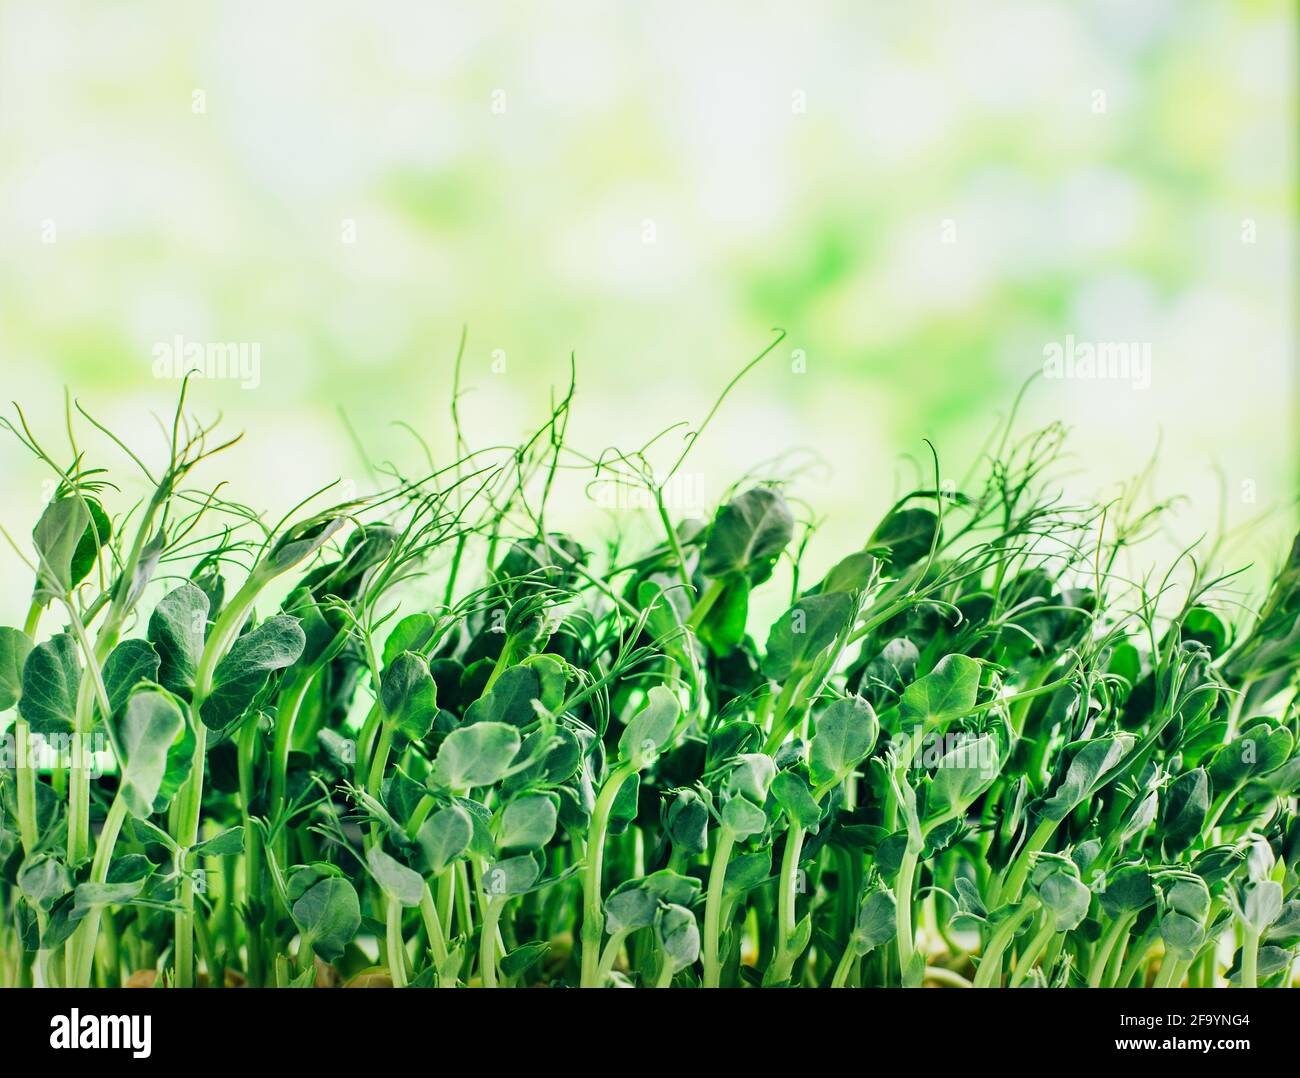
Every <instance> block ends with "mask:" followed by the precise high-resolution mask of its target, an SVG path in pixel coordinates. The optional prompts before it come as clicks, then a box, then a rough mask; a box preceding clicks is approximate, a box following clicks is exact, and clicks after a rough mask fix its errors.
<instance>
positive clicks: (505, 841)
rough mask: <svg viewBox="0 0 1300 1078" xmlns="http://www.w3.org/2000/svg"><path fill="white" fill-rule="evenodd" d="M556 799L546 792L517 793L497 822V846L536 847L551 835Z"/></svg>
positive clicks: (558, 804) (554, 822)
mask: <svg viewBox="0 0 1300 1078" xmlns="http://www.w3.org/2000/svg"><path fill="white" fill-rule="evenodd" d="M559 806H560V799H559V798H558V797H556V796H555V795H554V794H550V793H532V794H521V795H520V796H518V797H515V798H514V799H513V800H511V801H510V802H509V803H507V804H506V806H505V808H503V809H502V810H501V815H500V817H499V819H498V821H497V834H496V840H497V846H498V847H499V848H501V849H503V850H507V849H525V850H540V849H541V848H542V847H543V846H545V845H546V844H547V843H548V842H550V841H551V838H552V837H553V836H554V835H555V826H556V822H557V821H558V819H559Z"/></svg>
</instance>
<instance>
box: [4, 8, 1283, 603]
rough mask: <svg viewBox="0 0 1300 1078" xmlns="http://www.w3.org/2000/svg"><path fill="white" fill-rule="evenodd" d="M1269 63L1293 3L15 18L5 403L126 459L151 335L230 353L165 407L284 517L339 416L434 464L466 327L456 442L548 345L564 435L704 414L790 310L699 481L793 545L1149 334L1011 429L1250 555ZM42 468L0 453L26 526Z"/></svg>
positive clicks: (1267, 226)
mask: <svg viewBox="0 0 1300 1078" xmlns="http://www.w3.org/2000/svg"><path fill="white" fill-rule="evenodd" d="M1296 42H1297V27H1296V8H1295V5H1294V4H1293V3H1289V2H1283V0H1237V2H1215V0H1200V2H1197V3H1187V2H1180V0H1143V2H1139V3H1134V2H1131V0H1023V2H1018V0H968V2H961V0H951V2H937V0H936V2H924V0H912V2H909V3H906V4H899V3H885V2H872V3H862V2H853V0H843V2H839V0H822V2H800V3H797V4H796V3H779V4H778V3H743V4H742V3H735V4H729V3H724V4H716V5H701V4H697V3H688V2H676V0H663V2H656V3H654V4H621V5H609V4H601V3H587V2H581V0H565V2H563V3H546V4H537V5H526V4H516V3H488V4H473V5H462V4H457V5H453V4H447V3H415V2H411V3H385V2H371V3H367V4H364V5H359V4H351V3H329V2H321V0H312V2H309V3H308V2H302V3H266V2H258V3H245V4H239V3H228V2H221V3H216V2H213V3H186V4H164V3H157V2H137V3H113V2H107V3H100V4H95V5H85V4H79V3H71V2H68V3H62V2H54V0H48V2H42V3H9V2H6V3H3V4H0V250H2V251H3V257H0V372H2V374H3V390H4V396H5V397H6V398H12V399H13V400H16V401H18V402H20V403H21V404H22V405H23V407H24V409H25V410H26V412H27V413H28V415H29V417H30V418H31V420H32V422H33V425H34V427H35V429H36V430H37V431H38V433H40V434H41V435H42V436H43V437H46V438H48V439H49V440H50V442H51V443H52V444H53V443H55V442H56V441H57V439H58V436H59V431H60V426H61V422H62V410H63V391H64V387H67V388H68V389H70V390H71V392H72V393H74V394H75V395H76V397H77V398H78V399H80V400H82V401H83V402H84V403H85V404H86V405H87V406H88V407H89V408H91V409H92V410H93V411H95V412H96V414H97V415H99V416H100V417H101V418H102V419H103V420H104V421H105V422H107V423H108V424H109V425H111V426H113V427H114V428H115V429H117V430H120V431H122V432H123V433H125V434H128V435H130V436H131V437H132V438H133V439H134V440H135V442H136V443H137V444H140V445H142V446H144V447H146V450H147V451H150V452H156V450H157V448H158V445H159V444H160V438H159V435H158V432H157V428H156V425H155V423H154V421H153V420H152V418H151V416H152V415H153V414H154V413H163V412H165V411H166V410H167V409H168V407H169V405H170V402H171V400H172V399H173V397H174V394H175V391H176V384H175V383H174V382H172V381H169V380H167V379H165V378H163V379H160V378H158V377H156V375H155V371H154V348H155V346H156V345H157V344H158V343H159V342H171V341H173V340H174V339H175V338H176V337H177V336H178V335H180V336H181V337H182V338H183V339H184V340H187V341H196V342H201V343H202V342H225V341H230V342H244V343H245V344H256V345H257V347H258V354H259V358H260V370H259V376H258V379H257V382H258V384H257V385H256V387H255V388H244V387H242V386H241V385H240V384H239V382H238V381H233V380H225V381H222V380H213V381H209V382H207V383H206V384H201V385H198V386H196V387H195V392H194V395H193V398H192V400H193V404H194V407H195V409H196V411H197V412H198V413H199V414H201V415H203V416H208V417H210V416H213V415H215V414H216V413H217V412H222V413H224V414H225V416H226V420H227V422H228V424H229V426H230V427H231V428H232V429H243V430H245V431H247V432H248V434H247V437H246V438H245V440H244V442H243V443H242V444H241V445H240V446H238V447H237V448H236V449H234V450H233V451H231V453H230V454H229V456H228V458H227V460H226V462H225V465H224V467H223V469H222V470H223V471H224V472H226V473H228V474H229V475H230V477H231V478H233V480H234V482H233V485H232V488H231V493H232V494H233V495H236V496H238V497H239V498H241V499H242V500H244V501H246V502H249V503H251V504H254V505H258V506H264V507H266V508H267V509H270V510H275V509H282V508H284V507H286V506H287V505H289V504H291V503H292V502H294V501H296V500H297V497H298V496H299V495H300V494H302V493H304V492H306V491H308V490H310V489H312V488H313V487H315V486H318V485H320V484H321V483H323V482H327V481H329V479H331V478H334V477H336V476H342V477H345V478H346V477H361V478H364V469H363V466H362V464H361V463H360V459H359V456H358V453H357V452H356V450H355V446H354V443H353V441H352V440H351V439H350V438H349V436H348V435H347V434H346V433H345V428H344V423H343V420H342V418H341V416H340V407H342V408H344V409H345V410H346V414H347V417H348V419H349V420H350V422H351V424H352V426H353V428H354V429H355V431H356V432H357V434H358V436H359V437H360V439H361V441H362V442H363V443H364V445H365V447H366V450H367V452H368V453H370V454H371V455H373V456H374V457H377V458H383V457H389V456H391V457H392V458H393V459H405V460H408V461H409V460H412V459H413V458H414V456H415V455H416V454H417V450H416V448H415V446H414V444H413V442H412V440H411V438H410V437H409V435H408V434H406V433H405V432H404V431H403V430H402V429H401V428H400V427H398V426H395V425H394V424H395V423H396V422H397V421H402V422H405V423H409V424H411V425H412V426H413V427H415V428H416V429H418V430H419V431H420V432H421V433H422V434H423V435H424V436H425V437H426V438H427V439H428V440H429V442H430V444H431V446H432V448H433V450H434V452H435V455H442V457H443V459H446V455H447V454H449V453H450V451H451V447H452V439H451V435H450V428H449V425H448V408H447V401H448V394H449V391H450V387H451V376H452V364H453V359H454V356H455V352H456V347H457V342H458V340H459V337H460V332H461V327H462V325H466V326H468V344H467V347H466V351H465V355H464V361H463V381H464V384H465V387H466V390H467V392H466V394H465V396H464V398H463V401H462V415H463V417H464V420H465V424H466V427H467V430H468V431H469V432H470V435H471V437H472V438H473V440H474V441H475V442H476V443H478V444H483V445H485V444H491V443H495V442H501V441H513V440H516V439H517V438H519V436H520V435H521V434H523V433H524V432H525V431H527V430H528V429H530V428H532V427H533V426H534V425H536V424H537V423H539V422H540V421H542V420H543V419H544V418H545V415H546V414H547V410H548V394H549V390H550V387H552V386H555V385H562V384H563V383H564V382H565V381H566V380H567V377H568V364H569V357H570V354H573V355H574V356H576V363H577V371H578V387H577V397H576V400H575V410H574V417H573V421H572V424H571V427H570V434H571V436H572V437H573V438H574V439H575V440H576V442H577V443H579V444H581V445H583V446H585V447H586V448H588V449H589V450H591V451H592V452H593V453H595V452H598V451H599V450H600V449H601V448H602V447H604V446H607V445H610V444H619V445H622V446H624V447H634V446H636V445H638V444H640V443H641V442H643V441H645V440H646V439H647V438H649V437H651V436H652V435H653V434H655V433H656V432H657V431H659V430H661V429H662V428H664V427H667V426H669V425H670V424H672V423H674V422H677V421H679V420H688V421H698V419H699V418H700V417H701V416H702V415H703V414H704V412H705V411H706V410H707V408H708V406H709V404H710V403H711V401H712V399H713V397H714V396H715V395H716V393H717V392H718V390H719V389H720V388H721V387H722V385H723V384H725V382H726V381H727V379H728V378H730V377H731V375H732V374H733V373H734V372H735V371H736V370H738V369H739V368H740V366H742V365H743V364H744V363H745V362H746V361H747V360H748V359H749V358H750V357H752V356H753V355H755V354H756V353H757V352H758V351H760V350H761V349H762V348H763V347H764V346H765V345H766V344H767V343H768V342H769V341H770V340H771V337H772V328H773V327H777V326H779V327H782V328H784V329H785V330H786V331H787V334H788V336H787V337H786V339H785V340H784V341H783V342H782V344H781V345H780V346H779V347H778V348H777V349H775V350H774V351H773V353H772V354H771V355H770V356H769V357H768V360H767V361H766V362H765V363H764V364H763V365H761V366H760V367H759V368H758V369H757V370H755V371H754V372H753V373H752V374H751V375H750V376H749V377H748V378H747V379H746V380H745V381H744V382H743V383H742V384H741V385H740V386H739V387H738V388H737V389H736V391H735V393H734V394H733V396H732V398H731V400H730V402H729V403H728V405H727V406H726V407H725V408H724V410H723V411H722V412H721V413H720V414H719V416H718V418H717V420H716V422H715V424H714V425H713V426H712V427H711V428H710V431H709V433H708V435H707V436H706V437H705V438H703V439H702V440H701V441H700V442H699V444H698V445H697V447H696V450H695V453H694V455H693V456H692V458H691V460H690V464H689V465H688V471H689V472H690V474H691V476H692V477H694V478H693V480H692V482H693V483H696V484H698V488H697V489H695V490H694V491H693V494H692V496H693V497H694V496H698V498H699V500H701V501H707V500H708V498H710V497H714V496H716V495H717V494H718V493H720V492H722V491H723V490H724V489H725V488H726V487H727V486H728V485H729V484H730V483H732V482H734V481H735V480H736V479H737V478H739V477H740V476H741V475H742V474H743V473H744V472H746V471H747V470H749V469H751V468H753V467H754V466H755V465H756V464H759V463H760V462H763V461H779V463H774V464H771V465H770V466H769V467H768V470H769V471H772V472H781V471H787V472H788V471H791V470H801V471H802V473H803V479H802V480H801V484H800V488H799V492H800V493H801V494H802V495H803V496H804V497H805V498H806V499H807V501H808V503H809V504H811V505H813V506H815V507H816V510H817V512H818V514H819V515H820V516H821V517H823V518H824V532H823V536H822V538H821V539H820V540H819V541H818V546H817V552H816V554H815V557H816V558H818V559H821V560H823V561H824V560H826V559H828V558H829V557H831V556H832V555H834V554H835V553H836V551H837V548H842V547H844V546H845V545H852V546H856V545H858V544H860V543H861V542H862V540H863V539H864V538H865V534H866V532H867V531H868V530H869V529H870V527H871V526H872V524H873V523H874V522H875V520H876V519H878V517H879V516H880V515H881V513H882V512H883V510H884V508H885V507H886V505H887V504H888V502H889V501H890V500H891V498H892V496H893V494H894V492H895V491H896V490H897V489H899V488H900V486H906V485H907V484H908V483H909V482H910V474H911V472H910V469H911V465H910V464H909V463H908V460H907V459H906V458H907V457H908V456H910V457H911V458H914V459H916V460H921V459H922V458H923V457H924V453H925V449H924V445H923V442H922V438H925V437H928V438H930V439H932V440H933V442H934V443H935V445H936V446H937V447H938V450H939V452H940V455H941V458H942V459H943V461H944V462H945V467H946V470H947V471H949V472H950V473H960V472H963V471H965V469H966V466H967V465H968V463H969V462H970V460H971V457H972V454H974V453H976V452H977V451H978V449H979V447H980V445H981V444H982V443H983V441H984V438H985V436H986V434H987V433H988V431H989V429H990V428H991V426H992V425H993V423H994V422H995V421H996V419H997V417H998V416H999V415H1002V414H1005V412H1006V410H1007V408H1008V407H1009V405H1010V403H1011V400H1012V398H1013V396H1014V394H1015V393H1016V391H1017V389H1018V388H1019V386H1020V385H1021V384H1022V383H1023V382H1024V380H1025V379H1026V378H1027V377H1028V376H1029V375H1031V374H1032V373H1033V372H1034V371H1035V370H1038V369H1040V368H1041V366H1042V363H1043V356H1044V348H1045V347H1047V346H1048V345H1049V344H1050V343H1051V342H1054V341H1057V342H1060V341H1064V340H1065V338H1066V337H1067V335H1071V336H1073V337H1074V338H1075V339H1077V340H1080V341H1092V342H1137V343H1141V344H1144V345H1146V346H1149V349H1150V356H1151V369H1150V385H1149V387H1145V388H1142V387H1135V386H1134V385H1133V384H1132V381H1125V380H1122V379H1121V380H1102V381H1081V380H1055V381H1047V380H1040V381H1039V382H1038V383H1037V384H1036V385H1035V386H1034V387H1033V388H1032V389H1031V390H1030V391H1029V393H1028V396H1027V399H1026V404H1025V425H1026V426H1028V425H1032V424H1033V423H1038V422H1047V421H1049V420H1062V421H1064V422H1066V423H1068V424H1069V425H1070V426H1071V427H1072V428H1073V431H1074V434H1073V441H1072V444H1073V446H1074V449H1075V451H1076V459H1075V461H1074V462H1073V467H1074V469H1075V471H1076V473H1077V474H1074V475H1073V476H1072V477H1071V478H1070V479H1069V482H1070V483H1071V484H1076V485H1081V487H1082V489H1084V490H1085V491H1086V492H1088V493H1094V492H1095V493H1102V494H1104V493H1105V492H1106V491H1108V490H1113V489H1114V487H1115V485H1116V484H1118V483H1120V482H1121V481H1122V480H1124V479H1125V478H1126V477H1128V476H1130V475H1132V474H1133V473H1135V472H1137V471H1139V470H1140V469H1142V468H1143V467H1144V466H1145V464H1146V463H1147V462H1148V460H1149V459H1150V458H1151V457H1152V454H1153V453H1155V452H1156V450H1157V446H1158V447H1159V456H1158V464H1157V466H1156V469H1155V472H1154V478H1153V484H1152V489H1153V494H1154V495H1156V496H1167V495H1172V494H1175V493H1184V494H1186V495H1188V498H1187V500H1186V501H1185V502H1182V503H1180V504H1179V505H1178V507H1177V509H1176V511H1175V513H1174V514H1173V516H1171V518H1170V523H1169V525H1168V536H1167V539H1168V542H1169V543H1170V544H1173V543H1176V542H1179V541H1182V540H1188V539H1192V538H1195V537H1196V535H1197V534H1199V533H1200V532H1202V531H1205V530H1208V529H1211V528H1213V527H1214V526H1215V524H1216V522H1217V520H1218V519H1219V516H1220V511H1221V509H1222V512H1223V513H1225V514H1226V516H1227V518H1228V519H1229V520H1230V521H1232V522H1245V521H1253V520H1255V519H1256V518H1262V523H1261V524H1259V525H1258V526H1255V527H1252V528H1251V529H1250V530H1249V531H1248V532H1246V533H1245V534H1244V537H1243V538H1242V540H1241V544H1240V546H1239V548H1238V549H1239V550H1240V551H1241V554H1242V557H1243V558H1258V559H1260V560H1262V561H1266V562H1270V561H1275V560H1276V559H1277V558H1278V556H1279V555H1280V552H1281V549H1282V541H1283V537H1284V536H1285V533H1286V532H1287V531H1288V530H1289V529H1290V528H1291V527H1292V526H1293V524H1294V498H1295V494H1296V490H1297V487H1296V462H1297V451H1296V422H1295V421H1296V418H1297V415H1298V414H1300V409H1298V408H1297V385H1296V314H1295V306H1296V304H1295V300H1296V295H1297V280H1296V249H1297V244H1296V217H1295V203H1296V162H1297V147H1296V126H1297V125H1296V117H1297V100H1296V67H1297V65H1296ZM86 442H87V448H90V449H91V451H92V453H93V454H102V459H103V460H104V462H105V463H108V464H110V465H113V466H116V465H117V463H118V462H119V460H120V456H117V455H114V454H113V453H112V452H111V448H110V447H108V446H107V445H106V443H104V441H103V439H92V438H89V437H87V439H86ZM42 478H43V476H42V473H40V472H39V471H38V470H37V469H36V468H35V466H34V465H33V464H32V462H31V461H30V460H29V459H27V457H26V456H25V455H24V453H23V452H22V450H21V448H20V447H19V446H18V445H17V444H16V443H14V442H12V440H10V441H6V442H0V523H3V524H4V525H5V527H6V528H7V529H8V530H9V531H10V532H11V533H12V534H14V535H16V536H25V535H26V533H27V532H28V531H29V529H30V527H31V523H32V522H33V520H34V519H35V515H36V514H37V513H38V512H39V507H40V504H41V502H42V494H43V491H42V488H41V485H40V480H41V479H42ZM200 478H203V479H206V480H208V481H212V480H214V479H216V478H218V475H217V472H216V470H215V469H214V470H210V471H209V472H207V473H205V474H204V475H203V476H202V477H200ZM123 507H124V506H123V505H119V506H116V507H115V508H118V509H121V508H123ZM685 508H689V506H687V507H685ZM590 511H591V510H590V509H589V508H587V507H584V505H583V504H582V503H581V502H580V500H578V499H577V498H572V499H569V500H568V501H567V502H566V504H565V506H564V508H563V516H564V517H566V518H569V519H571V520H573V521H577V520H578V519H580V518H581V517H582V516H583V514H584V513H588V512H590ZM569 519H562V520H560V521H558V523H561V524H564V523H568V522H569ZM0 564H2V565H3V566H4V568H3V570H0V581H3V589H2V590H0V597H3V599H4V601H5V604H6V609H7V610H8V611H9V613H8V614H6V615H5V616H4V620H7V621H11V622H12V621H13V620H14V618H16V617H18V616H19V615H20V614H21V611H22V609H24V608H25V602H24V596H25V593H26V590H27V588H28V582H27V579H26V576H27V574H26V571H25V570H23V569H21V566H20V565H19V563H18V562H17V561H16V559H14V558H12V557H11V556H10V555H9V554H8V552H6V553H5V554H2V555H0Z"/></svg>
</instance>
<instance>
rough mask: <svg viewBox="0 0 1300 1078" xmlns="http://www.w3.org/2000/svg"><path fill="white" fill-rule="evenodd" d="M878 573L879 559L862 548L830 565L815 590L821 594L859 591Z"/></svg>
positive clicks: (867, 585)
mask: <svg viewBox="0 0 1300 1078" xmlns="http://www.w3.org/2000/svg"><path fill="white" fill-rule="evenodd" d="M879 573H880V559H879V558H877V557H876V556H875V555H873V554H868V553H867V552H866V551H864V550H860V551H858V552H857V553H856V554H850V555H849V556H848V557H847V558H842V559H841V560H840V561H838V562H836V563H835V565H834V566H832V567H831V571H830V572H829V573H827V574H826V576H825V577H824V578H823V579H822V582H821V587H819V588H818V589H817V590H818V592H819V593H820V594H822V595H828V594H830V593H831V592H835V591H844V592H851V593H853V592H860V591H862V590H863V589H864V588H867V587H869V586H870V585H871V583H872V581H874V580H875V579H876V577H877V575H878V574H879Z"/></svg>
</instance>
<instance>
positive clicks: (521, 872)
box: [483, 854, 542, 897]
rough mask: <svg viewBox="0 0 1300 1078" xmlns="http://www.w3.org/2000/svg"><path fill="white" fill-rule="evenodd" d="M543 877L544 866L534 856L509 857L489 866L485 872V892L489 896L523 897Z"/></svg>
mask: <svg viewBox="0 0 1300 1078" xmlns="http://www.w3.org/2000/svg"><path fill="white" fill-rule="evenodd" d="M541 875H542V866H541V865H540V864H538V862H537V859H536V858H535V857H533V856H532V854H521V855H520V856H518V857H507V858H505V859H504V860H501V861H496V862H494V863H493V864H491V865H489V866H488V867H487V868H486V869H485V870H484V872H483V890H484V891H486V892H487V893H488V894H489V895H493V896H498V897H499V896H505V895H522V894H523V893H524V892H525V891H528V890H529V889H530V888H531V887H532V886H533V884H535V883H536V882H537V881H538V880H539V879H540V878H541Z"/></svg>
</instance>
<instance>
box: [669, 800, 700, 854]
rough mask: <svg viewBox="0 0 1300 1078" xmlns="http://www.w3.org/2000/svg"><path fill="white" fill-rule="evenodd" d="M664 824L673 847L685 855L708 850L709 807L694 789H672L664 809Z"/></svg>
mask: <svg viewBox="0 0 1300 1078" xmlns="http://www.w3.org/2000/svg"><path fill="white" fill-rule="evenodd" d="M664 825H665V827H666V828H667V831H668V836H669V838H670V839H671V840H672V843H673V847H674V849H676V850H680V851H681V852H682V853H683V854H687V855H696V854H702V853H707V852H708V849H709V808H708V806H707V805H706V804H705V803H704V800H703V798H701V797H700V795H699V794H697V793H696V792H695V791H694V790H691V789H681V790H676V791H674V793H673V799H672V800H671V801H669V802H668V805H667V807H666V808H665V810H664Z"/></svg>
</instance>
